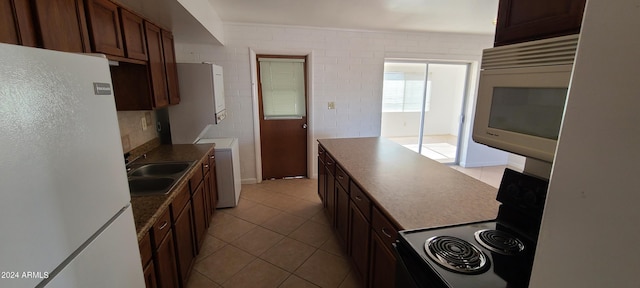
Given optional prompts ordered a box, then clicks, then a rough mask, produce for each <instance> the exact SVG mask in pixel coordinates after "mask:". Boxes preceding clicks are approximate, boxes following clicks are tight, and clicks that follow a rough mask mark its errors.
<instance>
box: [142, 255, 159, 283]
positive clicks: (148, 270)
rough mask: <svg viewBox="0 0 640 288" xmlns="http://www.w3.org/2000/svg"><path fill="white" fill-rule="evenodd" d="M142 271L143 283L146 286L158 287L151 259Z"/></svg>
mask: <svg viewBox="0 0 640 288" xmlns="http://www.w3.org/2000/svg"><path fill="white" fill-rule="evenodd" d="M143 273H144V284H145V286H146V287H147V288H156V287H158V280H156V268H155V267H154V266H153V261H152V262H149V264H147V266H145V267H144V270H143Z"/></svg>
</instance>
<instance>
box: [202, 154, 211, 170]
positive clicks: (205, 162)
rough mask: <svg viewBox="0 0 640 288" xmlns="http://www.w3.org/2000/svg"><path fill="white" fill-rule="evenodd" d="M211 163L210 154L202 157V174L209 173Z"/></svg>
mask: <svg viewBox="0 0 640 288" xmlns="http://www.w3.org/2000/svg"><path fill="white" fill-rule="evenodd" d="M210 165H211V164H210V163H209V155H206V156H204V158H202V174H203V175H204V174H207V173H209V167H210Z"/></svg>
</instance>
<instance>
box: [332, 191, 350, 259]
mask: <svg viewBox="0 0 640 288" xmlns="http://www.w3.org/2000/svg"><path fill="white" fill-rule="evenodd" d="M335 201H336V221H335V223H336V231H338V238H339V240H340V241H341V243H340V244H342V247H343V248H345V250H346V252H347V253H349V245H348V241H349V193H348V192H347V190H346V189H344V187H342V185H341V184H336V200H335Z"/></svg>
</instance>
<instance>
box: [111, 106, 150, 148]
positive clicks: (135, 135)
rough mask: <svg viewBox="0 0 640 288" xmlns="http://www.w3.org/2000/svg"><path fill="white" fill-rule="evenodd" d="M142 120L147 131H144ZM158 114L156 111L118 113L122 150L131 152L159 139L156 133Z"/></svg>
mask: <svg viewBox="0 0 640 288" xmlns="http://www.w3.org/2000/svg"><path fill="white" fill-rule="evenodd" d="M142 119H145V120H144V121H145V125H146V129H145V130H143V124H142V122H143V121H142ZM155 123H156V113H155V112H154V111H118V124H119V126H120V137H121V140H122V150H123V151H124V152H129V151H131V150H133V149H134V148H136V147H138V146H141V145H143V144H145V143H147V142H149V141H150V140H153V139H154V138H157V137H158V132H156V124H155Z"/></svg>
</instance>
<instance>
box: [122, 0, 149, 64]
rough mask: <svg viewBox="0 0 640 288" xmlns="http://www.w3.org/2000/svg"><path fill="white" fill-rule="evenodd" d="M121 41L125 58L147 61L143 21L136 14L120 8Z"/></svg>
mask: <svg viewBox="0 0 640 288" xmlns="http://www.w3.org/2000/svg"><path fill="white" fill-rule="evenodd" d="M120 20H121V21H120V22H121V24H122V36H123V37H122V38H123V39H122V40H123V41H124V51H125V55H126V57H127V58H131V59H137V60H142V61H147V60H148V57H147V39H146V38H145V37H144V20H142V18H141V17H140V16H138V15H136V14H133V13H131V12H129V11H127V10H125V9H122V8H120Z"/></svg>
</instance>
